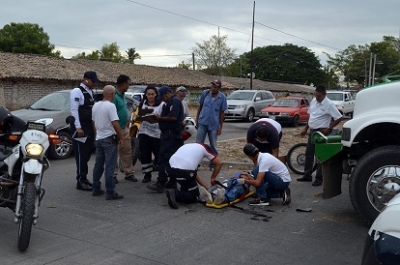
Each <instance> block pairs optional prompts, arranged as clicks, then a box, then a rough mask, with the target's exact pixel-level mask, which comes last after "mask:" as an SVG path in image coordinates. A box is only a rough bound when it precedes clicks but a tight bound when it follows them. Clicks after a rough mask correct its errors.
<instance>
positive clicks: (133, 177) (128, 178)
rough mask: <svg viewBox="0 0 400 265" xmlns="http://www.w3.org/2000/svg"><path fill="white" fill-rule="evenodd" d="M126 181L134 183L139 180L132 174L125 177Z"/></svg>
mask: <svg viewBox="0 0 400 265" xmlns="http://www.w3.org/2000/svg"><path fill="white" fill-rule="evenodd" d="M125 179H126V180H129V181H132V182H138V179H137V178H135V175H133V174H130V175H129V176H126V177H125Z"/></svg>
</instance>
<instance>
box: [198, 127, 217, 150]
mask: <svg viewBox="0 0 400 265" xmlns="http://www.w3.org/2000/svg"><path fill="white" fill-rule="evenodd" d="M207 135H208V140H209V141H210V147H211V150H212V151H213V152H214V153H215V154H217V155H218V151H217V130H215V131H211V130H209V129H208V126H207V125H202V124H198V126H197V136H196V143H204V142H205V141H206V136H207Z"/></svg>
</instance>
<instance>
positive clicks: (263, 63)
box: [242, 44, 326, 85]
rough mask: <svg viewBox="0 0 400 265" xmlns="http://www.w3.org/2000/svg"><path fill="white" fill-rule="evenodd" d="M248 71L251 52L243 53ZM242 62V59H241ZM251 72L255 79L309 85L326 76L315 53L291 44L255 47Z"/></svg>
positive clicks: (321, 81)
mask: <svg viewBox="0 0 400 265" xmlns="http://www.w3.org/2000/svg"><path fill="white" fill-rule="evenodd" d="M243 57H244V58H246V64H247V66H246V67H245V69H246V70H248V72H247V73H250V63H251V52H247V53H244V54H243ZM242 62H243V61H242ZM253 72H254V73H255V77H256V78H257V79H262V80H273V81H282V82H294V83H301V84H306V85H309V84H311V83H313V84H322V83H324V81H325V79H326V76H325V73H324V71H323V70H322V69H321V63H320V61H319V59H318V58H317V57H316V56H315V54H314V53H313V52H312V51H311V50H309V49H307V48H306V47H299V46H296V45H293V44H284V45H280V46H278V45H274V46H264V47H257V48H255V49H254V50H253Z"/></svg>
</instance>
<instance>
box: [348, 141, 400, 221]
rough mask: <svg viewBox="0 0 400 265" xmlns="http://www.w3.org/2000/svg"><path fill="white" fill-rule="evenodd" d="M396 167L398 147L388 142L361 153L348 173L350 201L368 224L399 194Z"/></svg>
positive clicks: (398, 167)
mask: <svg viewBox="0 0 400 265" xmlns="http://www.w3.org/2000/svg"><path fill="white" fill-rule="evenodd" d="M399 170H400V147H399V146H394V145H391V146H390V145H388V146H382V147H380V148H377V149H375V150H372V151H371V152H369V153H367V154H366V155H364V156H363V157H362V158H361V159H360V161H358V163H357V166H356V167H355V168H354V170H353V172H352V173H351V177H350V184H349V185H350V186H349V188H350V198H351V202H352V203H353V206H354V208H355V209H356V210H358V211H359V213H360V214H361V215H362V216H363V217H364V219H365V220H366V221H367V223H368V224H372V223H373V221H374V220H375V218H376V217H377V216H378V214H379V213H380V212H381V211H382V210H383V208H384V207H385V206H386V205H387V203H388V202H389V201H390V200H391V199H392V198H393V197H394V196H395V195H396V194H398V193H399V190H400V177H399V176H398V174H397V172H399Z"/></svg>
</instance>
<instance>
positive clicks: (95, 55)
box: [72, 50, 101, 60]
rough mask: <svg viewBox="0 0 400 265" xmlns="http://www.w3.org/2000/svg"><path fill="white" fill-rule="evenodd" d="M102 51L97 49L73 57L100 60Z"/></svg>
mask: <svg viewBox="0 0 400 265" xmlns="http://www.w3.org/2000/svg"><path fill="white" fill-rule="evenodd" d="M100 55H101V53H100V51H99V50H95V51H93V52H91V53H89V54H88V55H86V53H85V52H82V53H78V54H77V55H74V56H72V59H87V60H100Z"/></svg>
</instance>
